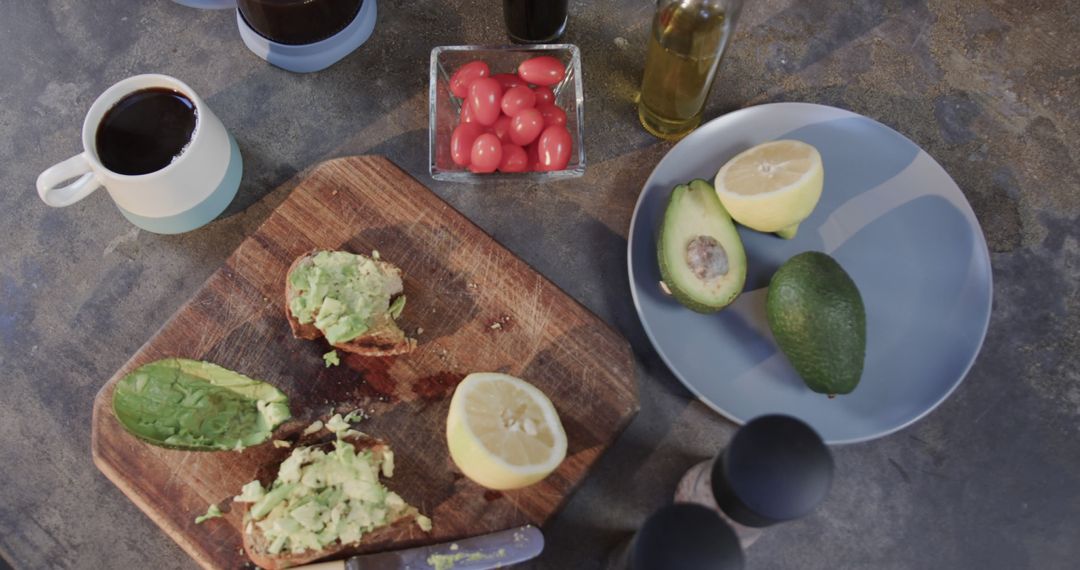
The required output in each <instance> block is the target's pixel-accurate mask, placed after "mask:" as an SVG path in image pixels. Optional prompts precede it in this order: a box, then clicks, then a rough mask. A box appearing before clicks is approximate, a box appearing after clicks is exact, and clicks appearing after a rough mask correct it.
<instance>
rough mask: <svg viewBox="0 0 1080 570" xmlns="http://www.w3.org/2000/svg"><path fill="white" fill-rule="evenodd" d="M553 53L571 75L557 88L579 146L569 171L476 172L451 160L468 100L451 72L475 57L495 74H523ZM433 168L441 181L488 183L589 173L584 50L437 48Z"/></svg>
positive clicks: (433, 55)
mask: <svg viewBox="0 0 1080 570" xmlns="http://www.w3.org/2000/svg"><path fill="white" fill-rule="evenodd" d="M539 55H550V56H552V57H555V58H557V59H559V60H560V61H562V62H563V65H565V66H566V77H564V78H563V80H562V82H560V83H559V84H558V85H555V86H553V87H552V91H554V92H555V104H556V105H558V106H559V107H562V109H563V110H564V111H566V128H567V129H568V130H569V131H570V139H571V141H572V142H573V148H572V149H571V154H570V163H569V164H567V165H566V169H565V170H556V171H552V172H514V173H503V172H492V173H490V174H474V173H472V172H469V171H468V170H467V169H466V168H465V167H462V166H458V165H457V164H454V161H453V160H452V159H451V158H450V135H451V133H453V132H454V127H456V126H457V124H458V115H459V114H460V112H461V104H462V100H461V99H459V98H457V97H455V96H454V94H453V93H451V92H450V76H451V75H452V74H453V73H454V71H455V70H457V68H459V67H461V66H462V65H465V64H466V63H469V62H470V61H475V60H478V59H479V60H483V61H485V62H487V64H488V65H489V66H491V73H492V74H496V73H517V66H518V64H520V63H521V62H523V61H525V60H526V59H529V58H531V57H536V56H539ZM428 106H429V113H430V116H429V123H428V153H429V171H430V172H431V177H432V178H434V179H435V180H447V181H451V182H473V183H477V182H483V181H485V180H527V181H537V182H542V181H545V180H554V179H561V178H574V177H577V176H581V175H582V174H585V145H584V139H585V137H584V128H585V122H584V113H585V106H584V96H583V95H582V86H581V52H580V51H578V48H577V46H574V45H571V44H546V45H535V46H505V47H483V46H443V47H437V48H435V49H433V50H431V86H430V91H429V93H428Z"/></svg>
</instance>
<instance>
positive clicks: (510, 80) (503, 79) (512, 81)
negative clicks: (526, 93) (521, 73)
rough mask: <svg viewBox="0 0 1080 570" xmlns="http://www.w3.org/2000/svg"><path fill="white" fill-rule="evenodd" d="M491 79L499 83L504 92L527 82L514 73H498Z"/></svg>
mask: <svg viewBox="0 0 1080 570" xmlns="http://www.w3.org/2000/svg"><path fill="white" fill-rule="evenodd" d="M491 78H492V79H494V80H495V81H498V82H499V85H502V88H503V90H504V91H505V90H507V89H512V88H514V87H520V86H522V85H525V82H524V81H522V80H521V78H520V77H518V76H517V75H514V74H513V73H496V74H495V75H492V76H491Z"/></svg>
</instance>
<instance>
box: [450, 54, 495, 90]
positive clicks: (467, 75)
mask: <svg viewBox="0 0 1080 570" xmlns="http://www.w3.org/2000/svg"><path fill="white" fill-rule="evenodd" d="M489 75H491V69H490V68H489V67H488V64H486V63H484V62H482V61H471V62H469V63H466V64H465V65H463V66H461V67H459V68H458V69H457V71H455V72H454V74H453V75H451V76H450V92H451V93H453V94H454V96H455V97H459V98H461V99H464V98H465V97H467V96H468V95H469V85H471V84H472V82H473V81H475V80H477V79H480V78H481V77H487V76H489Z"/></svg>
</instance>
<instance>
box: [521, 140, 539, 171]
mask: <svg viewBox="0 0 1080 570" xmlns="http://www.w3.org/2000/svg"><path fill="white" fill-rule="evenodd" d="M536 147H537V144H536V142H533V143H532V144H531V145H529V146H527V147H525V154H526V155H527V156H528V157H529V163H528V165H526V166H525V170H527V171H528V172H535V171H536V170H538V169H539V168H540V151H539V150H538V149H537V148H536Z"/></svg>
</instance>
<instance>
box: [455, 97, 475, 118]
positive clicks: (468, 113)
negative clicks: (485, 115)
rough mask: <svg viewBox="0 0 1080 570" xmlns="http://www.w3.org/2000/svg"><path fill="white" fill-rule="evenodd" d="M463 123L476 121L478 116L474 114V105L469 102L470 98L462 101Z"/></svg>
mask: <svg viewBox="0 0 1080 570" xmlns="http://www.w3.org/2000/svg"><path fill="white" fill-rule="evenodd" d="M460 119H461V120H460V121H459V122H461V123H475V122H476V117H475V116H474V115H473V110H472V105H470V104H469V100H468V99H466V100H465V101H463V102H462V103H461V115H460Z"/></svg>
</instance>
